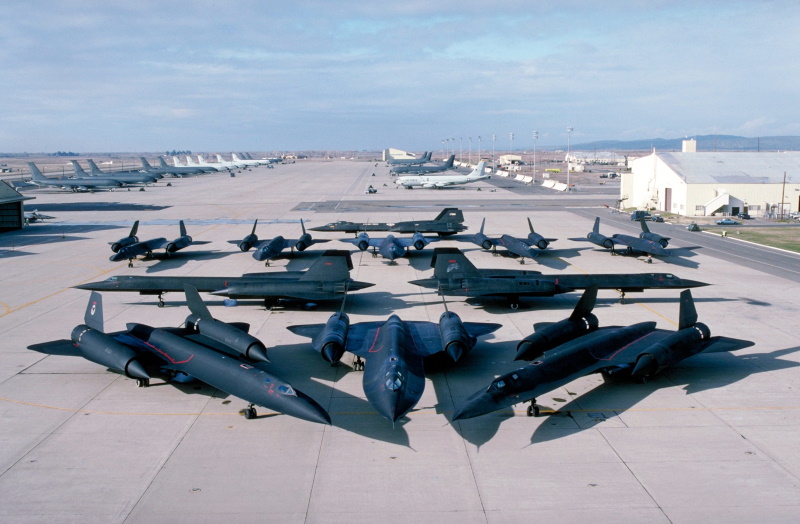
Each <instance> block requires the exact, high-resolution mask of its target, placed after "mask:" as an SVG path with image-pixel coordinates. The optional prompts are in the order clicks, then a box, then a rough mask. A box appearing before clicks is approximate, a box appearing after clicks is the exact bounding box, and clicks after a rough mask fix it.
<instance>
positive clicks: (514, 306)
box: [508, 302, 519, 311]
mask: <svg viewBox="0 0 800 524" xmlns="http://www.w3.org/2000/svg"><path fill="white" fill-rule="evenodd" d="M508 307H510V308H511V309H513V310H515V311H516V310H517V309H519V303H517V302H512V303H510V304H509V305H508Z"/></svg>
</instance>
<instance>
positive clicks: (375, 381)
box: [287, 311, 501, 423]
mask: <svg viewBox="0 0 800 524" xmlns="http://www.w3.org/2000/svg"><path fill="white" fill-rule="evenodd" d="M500 327H501V325H500V324H487V323H477V322H462V321H461V319H460V318H459V316H458V315H456V314H455V313H452V312H450V311H445V312H444V313H442V315H441V317H439V323H438V324H436V323H433V322H415V321H403V320H401V319H400V318H399V317H398V316H397V315H392V316H390V317H389V319H388V320H386V321H379V322H360V323H358V324H352V325H351V324H350V318H349V317H348V316H347V314H346V313H344V312H342V311H340V312H338V313H334V314H333V315H332V316H331V317H330V318H329V319H328V322H327V323H326V324H314V325H304V326H288V328H287V329H289V331H291V332H292V333H295V334H297V335H301V336H304V337H309V338H311V339H312V342H311V344H312V346H313V348H314V349H315V350H316V351H319V352H320V354H321V355H322V358H323V359H325V360H326V361H327V362H331V363H336V362H339V360H341V358H342V356H343V355H344V353H345V351H349V352H351V353H353V354H355V355H356V357H357V360H356V367H357V368H360V369H361V370H363V371H364V377H363V379H362V382H363V386H364V393H365V394H366V396H367V400H368V401H369V402H370V404H372V406H373V407H374V408H375V409H376V410H377V411H378V413H380V414H381V415H383V416H384V417H386V418H387V419H389V420H391V421H392V423H394V422H396V421H397V420H398V419H399V418H401V417H402V416H403V415H405V414H406V413H408V412H409V411H410V410H411V408H413V407H414V406H415V405H416V404H417V402H418V401H419V399H420V397H422V392H423V390H424V389H425V366H424V359H425V357H428V356H431V355H434V354H436V353H441V352H445V353H447V355H448V356H449V357H450V358H451V359H452V360H453V361H454V362H458V360H459V359H460V358H461V357H462V356H464V354H466V353H467V352H468V351H469V350H470V349H472V348H473V347H474V346H475V344H476V343H477V338H478V337H480V336H483V335H487V334H489V333H492V332H494V331H496V330H497V329H499V328H500ZM362 358H363V359H364V360H363V361H362V360H361V359H362Z"/></svg>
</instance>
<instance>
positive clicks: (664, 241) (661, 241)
mask: <svg viewBox="0 0 800 524" xmlns="http://www.w3.org/2000/svg"><path fill="white" fill-rule="evenodd" d="M639 223H640V224H642V232H641V233H639V238H643V239H644V240H650V241H651V242H656V243H657V244H658V245H660V246H661V247H667V246H668V245H669V237H663V236H661V235H659V234H658V233H653V232H652V231H650V228H649V227H647V222H645V221H644V219H643V218H642V219H640V220H639Z"/></svg>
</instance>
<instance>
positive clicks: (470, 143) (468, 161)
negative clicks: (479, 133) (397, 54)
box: [467, 137, 472, 165]
mask: <svg viewBox="0 0 800 524" xmlns="http://www.w3.org/2000/svg"><path fill="white" fill-rule="evenodd" d="M467 164H469V165H472V137H469V157H468V158H467Z"/></svg>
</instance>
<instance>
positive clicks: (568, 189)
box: [567, 127, 572, 193]
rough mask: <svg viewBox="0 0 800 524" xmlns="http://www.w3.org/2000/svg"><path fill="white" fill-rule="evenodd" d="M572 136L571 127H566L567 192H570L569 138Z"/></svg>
mask: <svg viewBox="0 0 800 524" xmlns="http://www.w3.org/2000/svg"><path fill="white" fill-rule="evenodd" d="M571 136H572V128H571V127H568V128H567V193H569V192H570V188H569V139H570V137H571Z"/></svg>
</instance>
